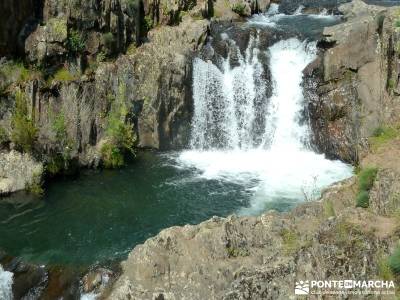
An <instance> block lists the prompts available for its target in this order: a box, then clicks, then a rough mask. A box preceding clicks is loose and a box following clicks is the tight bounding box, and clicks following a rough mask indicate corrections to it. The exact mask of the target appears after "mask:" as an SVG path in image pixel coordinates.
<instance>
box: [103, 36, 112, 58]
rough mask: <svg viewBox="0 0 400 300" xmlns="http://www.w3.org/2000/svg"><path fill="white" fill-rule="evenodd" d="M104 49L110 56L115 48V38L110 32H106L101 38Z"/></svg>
mask: <svg viewBox="0 0 400 300" xmlns="http://www.w3.org/2000/svg"><path fill="white" fill-rule="evenodd" d="M102 40H103V44H104V47H105V49H106V51H107V54H111V53H113V52H114V46H115V37H114V35H113V34H112V33H111V32H107V33H104V34H103V37H102Z"/></svg>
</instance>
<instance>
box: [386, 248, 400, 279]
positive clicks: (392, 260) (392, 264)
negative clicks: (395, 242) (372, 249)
mask: <svg viewBox="0 0 400 300" xmlns="http://www.w3.org/2000/svg"><path fill="white" fill-rule="evenodd" d="M388 264H389V268H390V270H391V271H392V272H393V273H394V274H395V275H399V274H400V247H397V248H396V250H395V251H394V253H393V254H392V255H391V256H390V257H389V259H388Z"/></svg>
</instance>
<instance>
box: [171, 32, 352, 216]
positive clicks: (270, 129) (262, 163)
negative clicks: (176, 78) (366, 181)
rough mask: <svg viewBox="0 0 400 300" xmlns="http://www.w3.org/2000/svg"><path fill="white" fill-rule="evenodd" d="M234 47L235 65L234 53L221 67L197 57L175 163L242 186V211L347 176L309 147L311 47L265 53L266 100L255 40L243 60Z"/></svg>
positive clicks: (309, 194)
mask: <svg viewBox="0 0 400 300" xmlns="http://www.w3.org/2000/svg"><path fill="white" fill-rule="evenodd" d="M229 43H231V46H232V45H233V46H234V42H233V41H229ZM235 50H236V51H235V55H236V56H238V59H237V60H238V64H237V65H235V66H231V64H230V61H231V60H232V57H231V54H232V53H229V55H228V57H227V58H226V59H224V62H223V63H222V67H220V68H218V67H217V66H216V65H214V64H213V63H212V62H210V61H207V62H206V61H204V60H202V59H200V58H196V59H195V60H194V74H193V93H194V94H193V97H194V118H193V123H192V130H193V133H192V142H191V146H192V150H190V151H186V152H183V153H182V154H181V155H180V157H179V161H180V162H181V163H182V164H184V165H185V166H189V167H195V168H197V169H198V170H200V171H201V175H200V176H201V177H204V178H207V179H217V180H225V181H230V182H235V183H239V184H244V186H247V187H248V191H249V192H251V193H252V195H253V196H252V199H251V201H250V202H251V203H250V207H247V208H245V209H242V210H241V211H240V212H239V213H242V214H254V213H260V212H262V211H263V210H265V209H266V208H267V207H268V203H271V202H278V203H282V205H283V207H285V206H290V204H291V203H293V202H296V201H301V200H305V198H314V197H316V196H318V195H319V193H320V191H321V189H322V188H324V187H326V186H328V185H329V184H332V183H333V182H336V181H339V180H343V179H345V178H347V177H349V176H351V174H352V169H351V167H350V166H348V165H346V164H344V163H342V162H340V161H331V160H327V159H326V158H325V157H324V156H323V155H319V154H316V153H315V152H313V151H312V150H311V149H310V148H309V147H308V146H307V145H308V139H309V134H310V131H309V127H308V124H307V122H306V121H304V117H303V115H304V114H303V113H302V112H303V111H304V105H305V103H304V98H303V91H302V87H301V83H302V71H303V69H304V68H305V67H306V66H307V65H308V64H309V63H310V62H311V61H312V60H313V59H314V58H315V52H316V50H315V43H306V42H301V41H299V40H298V39H296V38H291V39H288V40H283V41H279V42H277V43H276V44H274V45H273V46H271V47H270V48H269V49H268V56H269V61H270V63H269V69H270V72H271V75H272V81H273V94H272V97H270V98H268V97H266V96H265V86H266V84H267V83H266V82H265V80H264V79H263V78H264V77H263V72H264V69H263V66H262V64H261V63H260V61H259V59H258V56H259V54H260V49H259V48H258V38H257V37H252V38H250V41H249V44H248V47H247V50H246V52H245V54H244V56H242V55H238V54H237V53H240V50H239V49H238V48H236V49H235ZM255 182H256V184H255Z"/></svg>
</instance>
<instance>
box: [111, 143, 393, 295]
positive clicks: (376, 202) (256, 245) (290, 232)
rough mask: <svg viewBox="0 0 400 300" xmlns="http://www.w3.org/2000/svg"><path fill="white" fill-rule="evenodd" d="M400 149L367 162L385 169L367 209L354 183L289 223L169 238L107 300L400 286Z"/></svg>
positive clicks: (149, 246) (137, 259) (141, 251)
mask: <svg viewBox="0 0 400 300" xmlns="http://www.w3.org/2000/svg"><path fill="white" fill-rule="evenodd" d="M399 145H400V139H399V138H395V139H393V140H391V141H388V142H387V143H385V145H381V146H380V147H379V149H378V150H377V151H376V152H374V153H370V154H368V155H367V156H366V157H365V158H364V159H363V160H362V162H361V168H362V169H364V168H368V167H377V168H378V172H377V176H376V180H375V181H374V183H373V187H372V188H371V190H370V198H369V208H368V209H366V208H360V207H356V205H357V202H356V198H357V194H358V192H359V180H360V176H356V177H354V178H352V179H350V180H347V181H345V182H341V183H339V184H337V185H335V186H333V187H331V188H329V189H327V190H326V191H325V192H324V193H323V196H322V198H321V199H320V200H318V201H315V202H310V203H305V204H302V205H300V206H298V207H297V208H296V209H294V210H293V211H291V212H289V213H277V212H273V211H271V212H267V213H265V214H263V215H261V216H259V217H236V216H231V217H229V218H217V217H215V218H213V219H211V220H209V221H206V222H203V223H201V224H199V225H195V226H189V225H187V226H184V227H172V228H169V229H166V230H163V231H162V232H161V233H160V234H159V235H157V236H156V237H154V238H151V239H149V240H147V241H146V242H145V243H144V244H143V245H140V246H137V247H136V248H135V249H134V250H133V251H132V252H131V254H130V255H129V258H128V259H127V260H126V261H125V262H123V263H122V268H123V273H122V275H121V277H120V278H119V279H118V281H117V283H116V284H115V285H114V287H113V289H112V291H111V295H110V296H109V297H108V299H292V298H293V299H294V285H295V282H296V281H300V280H340V279H354V280H373V279H376V280H378V279H379V280H396V278H397V277H396V275H394V274H392V272H391V271H390V268H389V266H388V258H389V256H390V255H391V254H392V253H393V252H394V251H395V249H396V247H397V244H398V240H399V231H398V230H399V225H400V223H399V219H398V209H399V205H400V198H399V193H400V190H399V188H398V182H399V181H398V178H399V175H400V164H399V163H400V161H399V159H398V158H399V157H400V156H399V155H397V154H398V153H397V152H398V149H400V148H399ZM388 157H391V158H392V159H390V160H388V159H387V158H388ZM396 283H397V284H399V282H398V281H396ZM385 299H395V296H392V297H389V298H385Z"/></svg>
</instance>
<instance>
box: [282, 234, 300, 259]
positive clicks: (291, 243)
mask: <svg viewBox="0 0 400 300" xmlns="http://www.w3.org/2000/svg"><path fill="white" fill-rule="evenodd" d="M281 237H282V241H283V251H284V252H285V254H287V255H291V254H293V253H294V252H296V251H297V250H298V249H299V248H300V245H299V241H298V239H297V235H296V234H295V233H294V232H293V231H290V230H288V229H284V230H282V232H281Z"/></svg>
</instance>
